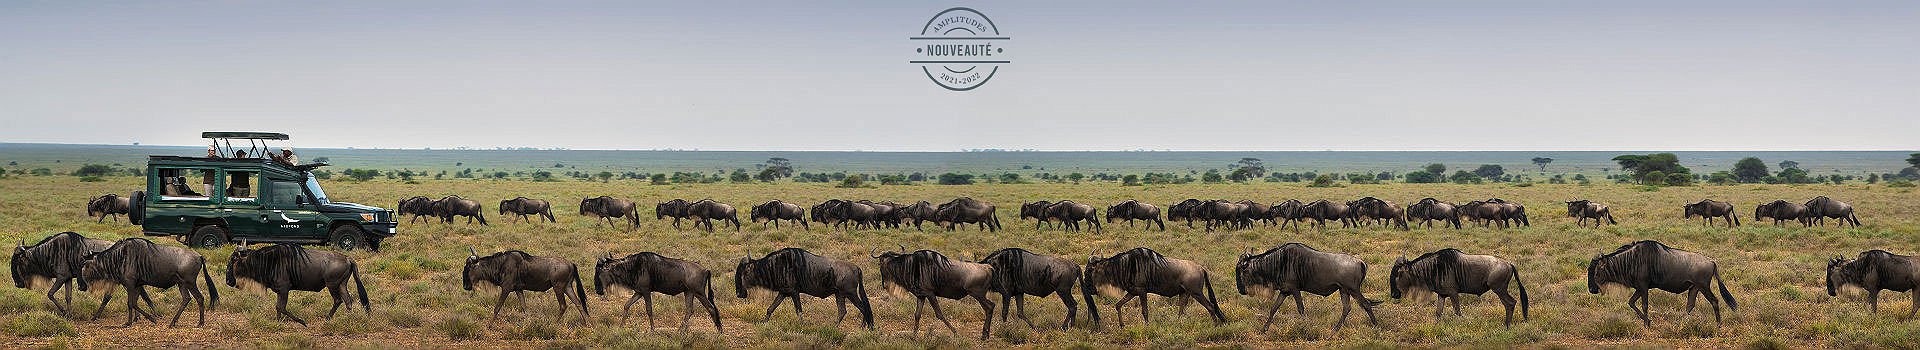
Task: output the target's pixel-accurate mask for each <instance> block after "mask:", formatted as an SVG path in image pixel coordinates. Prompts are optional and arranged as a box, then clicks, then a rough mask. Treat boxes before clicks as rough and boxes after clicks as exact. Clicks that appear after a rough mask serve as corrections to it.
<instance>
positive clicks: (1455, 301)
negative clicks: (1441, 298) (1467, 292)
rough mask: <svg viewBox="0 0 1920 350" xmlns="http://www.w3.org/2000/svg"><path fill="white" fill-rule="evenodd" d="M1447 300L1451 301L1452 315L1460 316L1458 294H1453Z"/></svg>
mask: <svg viewBox="0 0 1920 350" xmlns="http://www.w3.org/2000/svg"><path fill="white" fill-rule="evenodd" d="M1447 299H1448V300H1452V301H1453V315H1454V316H1460V294H1454V295H1453V297H1450V298H1447Z"/></svg>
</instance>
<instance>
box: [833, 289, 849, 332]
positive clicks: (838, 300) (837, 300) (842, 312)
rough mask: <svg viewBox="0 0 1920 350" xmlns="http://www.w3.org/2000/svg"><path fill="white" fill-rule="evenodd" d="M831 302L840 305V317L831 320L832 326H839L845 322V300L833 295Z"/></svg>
mask: <svg viewBox="0 0 1920 350" xmlns="http://www.w3.org/2000/svg"><path fill="white" fill-rule="evenodd" d="M833 301H834V302H835V303H837V304H840V316H839V317H837V318H834V319H833V324H835V325H839V324H840V322H846V321H847V298H844V297H841V296H838V295H835V296H833Z"/></svg>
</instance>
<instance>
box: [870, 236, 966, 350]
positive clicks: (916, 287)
mask: <svg viewBox="0 0 1920 350" xmlns="http://www.w3.org/2000/svg"><path fill="white" fill-rule="evenodd" d="M873 258H874V259H875V260H879V263H880V283H881V285H882V286H891V287H894V288H899V289H900V290H903V291H905V292H907V293H908V294H912V295H913V299H914V301H913V332H914V333H915V334H918V333H920V315H921V313H920V312H921V306H923V305H932V306H933V317H934V318H938V319H940V323H942V324H945V325H947V330H948V331H951V332H953V333H954V334H959V333H960V331H959V330H956V329H954V328H953V323H952V322H947V316H946V315H945V314H944V313H942V312H941V311H940V299H941V298H946V299H953V300H960V299H961V298H966V297H972V298H973V300H974V301H975V302H979V303H980V310H981V316H982V318H984V319H985V322H986V323H985V324H984V325H981V326H980V339H982V340H985V339H987V335H988V334H989V331H990V330H991V329H993V301H992V300H988V299H987V293H988V292H989V290H988V284H989V283H990V282H991V280H992V279H993V275H994V269H993V267H992V266H988V265H987V264H982V263H976V262H970V261H963V260H959V259H951V258H947V256H946V255H942V254H940V253H939V252H935V251H931V250H918V251H914V252H912V253H898V252H885V253H880V254H874V255H873Z"/></svg>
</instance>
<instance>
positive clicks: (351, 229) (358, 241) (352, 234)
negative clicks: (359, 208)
mask: <svg viewBox="0 0 1920 350" xmlns="http://www.w3.org/2000/svg"><path fill="white" fill-rule="evenodd" d="M327 244H328V245H332V246H333V248H334V249H339V250H354V249H367V247H368V246H367V239H366V234H365V233H362V232H361V231H360V226H354V225H340V227H334V228H333V238H332V239H329V240H327Z"/></svg>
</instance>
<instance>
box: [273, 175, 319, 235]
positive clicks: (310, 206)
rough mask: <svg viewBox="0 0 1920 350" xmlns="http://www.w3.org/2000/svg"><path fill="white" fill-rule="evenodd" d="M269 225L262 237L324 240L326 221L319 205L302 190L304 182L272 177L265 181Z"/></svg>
mask: <svg viewBox="0 0 1920 350" xmlns="http://www.w3.org/2000/svg"><path fill="white" fill-rule="evenodd" d="M264 183H265V184H266V186H263V187H262V189H265V190H266V192H265V193H261V198H262V199H263V200H264V201H265V206H264V209H265V212H266V214H267V219H266V222H267V224H268V225H269V226H270V227H269V228H268V232H264V233H262V235H263V236H271V237H274V238H285V239H325V238H326V234H327V218H326V216H324V215H321V214H320V210H319V209H320V207H319V205H317V204H315V203H314V202H313V200H311V199H309V198H307V195H306V193H305V191H302V190H301V186H300V184H301V182H300V181H298V180H293V179H282V178H272V177H269V178H267V179H266V181H264Z"/></svg>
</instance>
